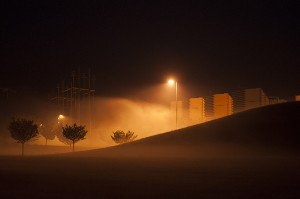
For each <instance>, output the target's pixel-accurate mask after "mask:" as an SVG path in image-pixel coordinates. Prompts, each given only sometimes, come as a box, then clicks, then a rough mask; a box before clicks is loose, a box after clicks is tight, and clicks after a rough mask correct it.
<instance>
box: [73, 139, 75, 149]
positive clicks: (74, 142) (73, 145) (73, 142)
mask: <svg viewBox="0 0 300 199" xmlns="http://www.w3.org/2000/svg"><path fill="white" fill-rule="evenodd" d="M74 145H75V142H74V141H73V152H74Z"/></svg>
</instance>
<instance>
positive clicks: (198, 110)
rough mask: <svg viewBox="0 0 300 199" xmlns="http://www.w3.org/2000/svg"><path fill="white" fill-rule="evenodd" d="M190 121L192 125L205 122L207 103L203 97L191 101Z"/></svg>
mask: <svg viewBox="0 0 300 199" xmlns="http://www.w3.org/2000/svg"><path fill="white" fill-rule="evenodd" d="M189 119H190V123H191V124H192V125H193V124H199V123H202V122H204V121H205V102H204V98H203V97H197V98H190V99H189Z"/></svg>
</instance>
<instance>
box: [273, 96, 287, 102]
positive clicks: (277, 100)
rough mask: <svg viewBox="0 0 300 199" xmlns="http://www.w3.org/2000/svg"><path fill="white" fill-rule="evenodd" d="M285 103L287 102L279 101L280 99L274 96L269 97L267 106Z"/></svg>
mask: <svg viewBox="0 0 300 199" xmlns="http://www.w3.org/2000/svg"><path fill="white" fill-rule="evenodd" d="M285 102H287V100H285V99H281V98H279V97H276V96H270V97H269V104H279V103H285Z"/></svg>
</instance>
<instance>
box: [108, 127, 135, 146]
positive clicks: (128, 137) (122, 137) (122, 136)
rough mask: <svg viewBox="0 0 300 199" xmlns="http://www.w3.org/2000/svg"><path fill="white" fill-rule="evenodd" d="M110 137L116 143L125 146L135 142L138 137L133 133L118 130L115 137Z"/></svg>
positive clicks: (114, 134)
mask: <svg viewBox="0 0 300 199" xmlns="http://www.w3.org/2000/svg"><path fill="white" fill-rule="evenodd" d="M110 137H111V139H112V140H113V141H114V142H115V143H117V144H123V143H127V142H132V141H134V140H135V138H136V137H137V135H134V132H132V131H127V133H124V131H120V130H117V131H115V132H113V136H110Z"/></svg>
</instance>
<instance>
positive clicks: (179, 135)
mask: <svg viewBox="0 0 300 199" xmlns="http://www.w3.org/2000/svg"><path fill="white" fill-rule="evenodd" d="M299 141H300V103H299V102H290V103H284V104H277V105H270V106H265V107H261V108H256V109H252V110H248V111H244V112H241V113H237V114H233V115H231V116H228V117H224V118H221V119H217V120H213V121H210V122H207V123H203V124H199V125H195V126H191V127H187V128H183V129H178V130H176V131H172V132H167V133H164V134H160V135H156V136H152V137H148V138H145V139H141V140H138V141H135V142H132V143H129V144H124V145H120V146H116V147H110V148H106V149H99V150H92V151H88V152H80V153H78V154H76V155H80V156H129V157H218V156H232V157H234V156H244V155H275V156H276V155H286V154H298V152H299V149H300V147H299V146H300V145H299Z"/></svg>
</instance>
